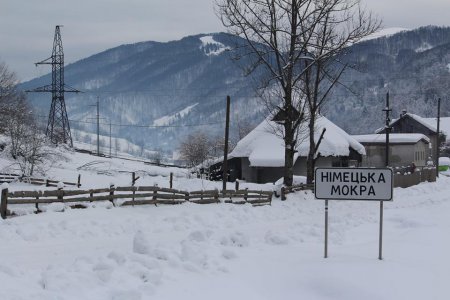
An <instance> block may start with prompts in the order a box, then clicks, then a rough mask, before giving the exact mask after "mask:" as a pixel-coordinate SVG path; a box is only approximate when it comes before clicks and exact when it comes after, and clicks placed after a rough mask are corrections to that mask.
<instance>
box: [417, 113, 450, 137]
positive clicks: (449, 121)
mask: <svg viewBox="0 0 450 300" xmlns="http://www.w3.org/2000/svg"><path fill="white" fill-rule="evenodd" d="M423 120H424V121H425V122H426V123H427V124H428V125H429V126H430V127H433V128H436V129H435V131H437V118H423ZM439 131H440V132H442V133H444V134H445V135H446V136H447V141H450V117H441V118H440V120H439Z"/></svg>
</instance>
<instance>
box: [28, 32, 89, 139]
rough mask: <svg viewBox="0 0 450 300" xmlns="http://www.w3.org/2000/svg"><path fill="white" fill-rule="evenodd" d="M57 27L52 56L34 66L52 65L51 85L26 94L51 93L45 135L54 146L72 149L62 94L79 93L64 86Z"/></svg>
mask: <svg viewBox="0 0 450 300" xmlns="http://www.w3.org/2000/svg"><path fill="white" fill-rule="evenodd" d="M59 27H60V25H56V29H55V37H54V40H53V51H52V56H50V57H49V58H47V59H45V60H43V61H40V62H38V63H36V64H35V65H36V66H37V65H52V84H51V85H44V86H41V87H38V88H36V89H33V90H30V91H27V92H38V93H52V104H51V106H50V113H49V115H48V123H47V130H46V132H45V134H46V135H47V137H49V138H50V141H51V142H52V143H54V144H59V143H64V144H68V145H70V147H72V146H73V141H72V135H71V133H70V124H69V118H68V117H67V111H66V103H65V101H64V93H65V92H67V93H79V92H80V91H79V90H76V89H74V88H72V87H70V86H67V85H65V84H64V50H63V46H62V40H61V32H60V30H59Z"/></svg>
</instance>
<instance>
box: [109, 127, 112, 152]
mask: <svg viewBox="0 0 450 300" xmlns="http://www.w3.org/2000/svg"><path fill="white" fill-rule="evenodd" d="M111 157H112V156H111V119H110V120H109V158H111Z"/></svg>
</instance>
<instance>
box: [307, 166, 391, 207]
mask: <svg viewBox="0 0 450 300" xmlns="http://www.w3.org/2000/svg"><path fill="white" fill-rule="evenodd" d="M347 169H348V170H383V171H386V170H389V171H391V198H390V199H389V200H387V199H342V198H318V197H317V193H316V189H317V180H315V179H316V178H317V170H347ZM314 197H315V198H316V199H317V200H341V201H388V202H392V201H393V200H394V171H393V170H392V169H391V168H367V167H363V168H338V167H334V168H333V167H323V168H322V167H318V168H316V169H315V170H314Z"/></svg>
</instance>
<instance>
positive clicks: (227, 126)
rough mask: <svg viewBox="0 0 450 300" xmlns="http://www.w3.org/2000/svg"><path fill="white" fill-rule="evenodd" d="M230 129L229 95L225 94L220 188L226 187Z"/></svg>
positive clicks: (224, 188)
mask: <svg viewBox="0 0 450 300" xmlns="http://www.w3.org/2000/svg"><path fill="white" fill-rule="evenodd" d="M229 130H230V96H227V115H226V119H225V145H224V147H223V173H222V190H223V191H225V190H226V189H227V181H228V135H229Z"/></svg>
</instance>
